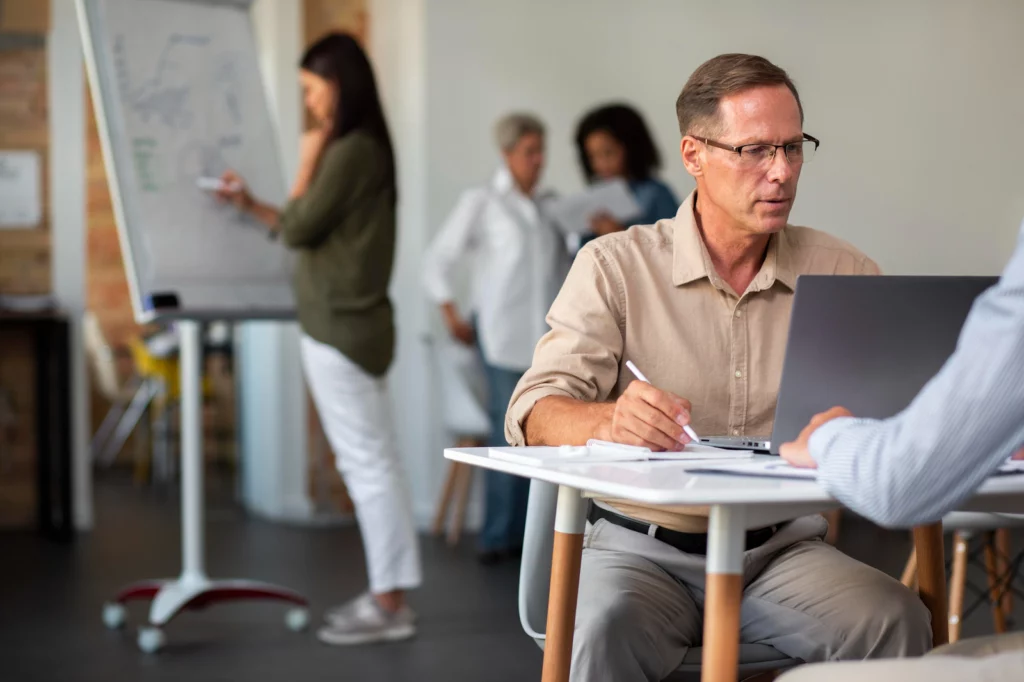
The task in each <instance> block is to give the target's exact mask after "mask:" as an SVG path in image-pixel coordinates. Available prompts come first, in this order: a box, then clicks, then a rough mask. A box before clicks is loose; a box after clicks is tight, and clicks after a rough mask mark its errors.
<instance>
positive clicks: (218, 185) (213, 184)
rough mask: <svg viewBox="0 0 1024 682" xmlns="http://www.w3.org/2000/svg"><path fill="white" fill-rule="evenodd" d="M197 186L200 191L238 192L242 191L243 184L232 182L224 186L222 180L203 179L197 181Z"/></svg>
mask: <svg viewBox="0 0 1024 682" xmlns="http://www.w3.org/2000/svg"><path fill="white" fill-rule="evenodd" d="M196 186H197V187H199V189H202V190H207V191H210V192H221V191H224V192H237V191H238V190H240V189H242V184H241V183H239V182H230V183H228V184H226V185H225V184H224V181H223V180H221V179H220V178H210V177H202V178H198V179H197V180H196Z"/></svg>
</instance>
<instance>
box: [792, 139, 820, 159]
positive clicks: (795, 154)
mask: <svg viewBox="0 0 1024 682" xmlns="http://www.w3.org/2000/svg"><path fill="white" fill-rule="evenodd" d="M814 149H815V144H814V143H813V142H811V141H809V140H804V141H803V142H795V143H793V144H790V145H786V157H787V158H788V159H789V162H790V163H807V162H808V161H810V160H811V159H813V158H814Z"/></svg>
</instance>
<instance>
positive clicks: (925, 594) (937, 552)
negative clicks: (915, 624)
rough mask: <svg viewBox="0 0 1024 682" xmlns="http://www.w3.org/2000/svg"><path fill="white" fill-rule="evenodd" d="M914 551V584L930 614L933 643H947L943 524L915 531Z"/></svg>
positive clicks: (947, 619)
mask: <svg viewBox="0 0 1024 682" xmlns="http://www.w3.org/2000/svg"><path fill="white" fill-rule="evenodd" d="M914 549H915V550H916V551H917V582H918V585H919V589H918V592H919V594H920V595H921V601H923V602H924V605H925V606H927V607H928V610H929V611H931V613H932V644H933V645H934V646H940V645H942V644H945V643H946V642H948V641H949V615H948V614H947V612H946V557H945V551H944V548H943V544H942V524H941V523H933V524H931V525H930V526H918V527H917V528H915V529H914Z"/></svg>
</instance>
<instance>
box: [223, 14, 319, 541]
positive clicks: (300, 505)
mask: <svg viewBox="0 0 1024 682" xmlns="http://www.w3.org/2000/svg"><path fill="white" fill-rule="evenodd" d="M252 18H253V29H254V31H255V33H256V42H257V46H258V48H259V52H260V67H261V69H262V72H263V79H264V84H265V85H266V88H267V97H268V100H269V102H270V112H271V116H272V117H273V119H274V123H275V124H276V128H277V135H278V143H279V145H280V158H281V161H282V164H283V166H284V168H283V171H284V173H285V182H286V183H288V184H290V183H291V179H292V178H293V177H294V176H295V171H296V168H297V166H298V156H299V138H300V136H301V133H302V103H301V99H300V94H299V81H298V70H297V69H296V64H297V63H298V61H299V57H300V56H301V54H302V50H303V47H304V46H303V44H302V3H299V2H294V0H257V1H256V3H255V4H254V5H253V8H252ZM286 186H287V185H286ZM236 348H237V358H238V360H237V363H236V367H237V373H238V388H239V408H240V409H239V413H240V415H239V416H240V428H241V442H242V456H241V459H240V461H241V469H242V472H241V480H242V498H243V501H244V502H245V505H246V507H247V508H248V509H249V510H251V511H254V512H256V513H258V514H260V515H262V516H266V517H268V518H274V519H287V520H293V521H305V520H308V519H309V518H310V516H311V514H312V512H313V505H312V503H311V501H310V499H309V482H308V467H307V457H306V452H307V438H306V434H307V431H306V393H305V386H304V384H303V380H302V367H301V365H300V362H299V332H298V325H296V324H295V323H287V324H285V323H274V322H247V323H244V324H241V325H239V335H238V343H237V345H236Z"/></svg>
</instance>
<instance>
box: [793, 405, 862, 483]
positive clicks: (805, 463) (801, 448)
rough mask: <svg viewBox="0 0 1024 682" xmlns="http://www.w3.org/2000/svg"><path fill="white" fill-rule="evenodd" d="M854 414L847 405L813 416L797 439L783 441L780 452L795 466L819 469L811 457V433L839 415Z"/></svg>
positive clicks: (848, 415)
mask: <svg viewBox="0 0 1024 682" xmlns="http://www.w3.org/2000/svg"><path fill="white" fill-rule="evenodd" d="M852 416H853V414H852V413H851V412H850V411H849V410H848V409H846V408H845V407H833V408H832V409H831V410H829V411H827V412H821V413H820V414H816V415H814V416H813V417H812V418H811V423H810V424H808V425H807V426H805V427H804V430H803V431H801V432H800V435H799V436H798V437H797V439H796V440H795V441H793V442H791V443H783V444H782V445H781V446H780V447H779V454H780V455H782V458H783V459H784V460H786V461H787V462H789V463H790V464H792V465H793V466H795V467H804V468H806V469H817V468H818V463H817V462H815V461H814V459H813V458H812V457H811V452H810V450H809V448H808V443H809V442H810V440H811V434H813V433H814V432H815V431H817V430H818V427H819V426H821V425H822V424H826V423H828V422H830V421H832V420H833V419H837V418H839V417H852Z"/></svg>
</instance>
